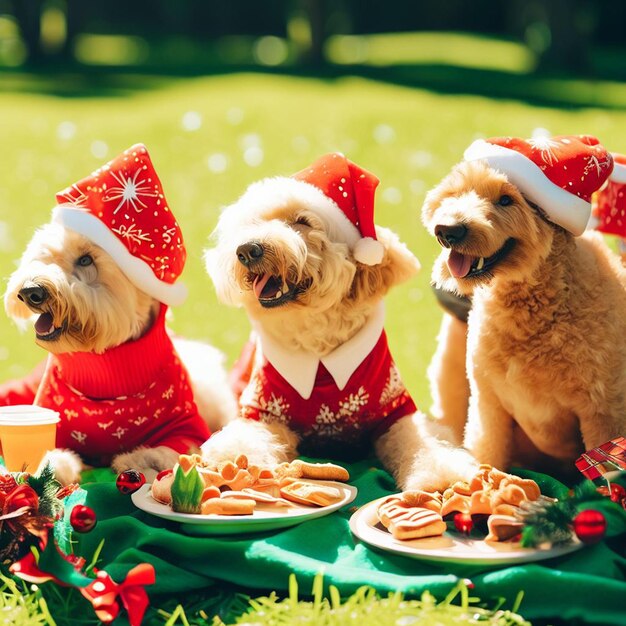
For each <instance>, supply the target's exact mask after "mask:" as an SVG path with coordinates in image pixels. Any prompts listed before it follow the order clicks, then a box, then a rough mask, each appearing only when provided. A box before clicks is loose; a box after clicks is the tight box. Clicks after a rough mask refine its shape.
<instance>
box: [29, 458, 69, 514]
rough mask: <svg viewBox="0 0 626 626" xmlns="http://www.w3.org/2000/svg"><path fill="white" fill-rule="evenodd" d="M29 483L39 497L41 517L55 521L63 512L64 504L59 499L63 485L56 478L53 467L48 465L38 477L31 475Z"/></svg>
mask: <svg viewBox="0 0 626 626" xmlns="http://www.w3.org/2000/svg"><path fill="white" fill-rule="evenodd" d="M27 482H28V484H29V485H30V486H31V487H32V488H33V489H34V490H35V492H36V493H37V495H38V496H39V515H45V516H46V517H51V518H53V519H54V518H55V517H56V516H57V514H58V513H60V512H61V511H62V510H63V503H62V502H61V500H59V499H58V498H57V492H58V491H59V489H60V488H61V483H59V481H58V480H57V479H56V478H55V475H54V468H53V467H52V465H51V464H50V463H47V464H46V466H45V467H44V468H43V469H42V470H41V472H40V473H39V475H38V476H33V475H30V476H29V477H28V479H27Z"/></svg>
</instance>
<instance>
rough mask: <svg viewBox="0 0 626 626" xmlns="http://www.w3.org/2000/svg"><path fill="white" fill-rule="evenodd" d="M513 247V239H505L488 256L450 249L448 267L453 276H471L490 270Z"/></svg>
mask: <svg viewBox="0 0 626 626" xmlns="http://www.w3.org/2000/svg"><path fill="white" fill-rule="evenodd" d="M514 247H515V239H507V240H506V242H505V244H504V245H503V246H502V247H501V248H500V249H499V250H498V251H497V252H496V253H495V254H492V255H491V256H489V257H482V256H480V257H477V256H472V255H469V254H461V253H460V252H457V251H456V250H450V256H449V257H448V269H449V270H450V273H451V274H452V276H454V277H455V278H473V277H475V276H481V275H482V274H485V273H487V272H491V271H492V270H493V268H494V267H495V266H496V265H497V264H498V263H500V261H502V260H503V259H504V258H505V257H506V256H507V255H508V254H509V252H511V250H512V249H513V248H514Z"/></svg>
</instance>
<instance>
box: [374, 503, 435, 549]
mask: <svg viewBox="0 0 626 626" xmlns="http://www.w3.org/2000/svg"><path fill="white" fill-rule="evenodd" d="M378 519H379V520H380V521H381V523H382V525H383V526H385V528H387V530H389V532H390V533H391V534H392V535H393V537H394V538H395V539H399V540H400V541H406V540H409V539H420V538H422V537H436V536H439V535H443V533H444V531H445V530H446V523H445V522H444V521H443V519H442V518H441V515H439V514H438V513H436V512H435V511H433V510H431V509H426V508H424V507H415V506H409V505H407V504H406V502H404V501H403V500H402V498H401V497H400V496H390V497H389V498H386V499H385V500H384V501H383V502H382V503H381V504H380V506H379V507H378Z"/></svg>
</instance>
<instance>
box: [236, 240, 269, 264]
mask: <svg viewBox="0 0 626 626" xmlns="http://www.w3.org/2000/svg"><path fill="white" fill-rule="evenodd" d="M262 257H263V246H262V245H261V244H260V243H257V242H256V241H249V242H248V243H242V244H241V245H240V246H239V247H238V248H237V258H238V259H239V262H240V263H241V264H242V265H245V266H246V267H248V266H249V265H252V264H253V263H256V262H257V261H260V260H261V258H262Z"/></svg>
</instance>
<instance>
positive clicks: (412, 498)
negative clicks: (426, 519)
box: [401, 489, 441, 513]
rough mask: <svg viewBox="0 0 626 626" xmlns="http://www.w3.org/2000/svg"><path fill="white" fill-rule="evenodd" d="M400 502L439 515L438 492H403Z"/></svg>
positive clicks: (439, 495)
mask: <svg viewBox="0 0 626 626" xmlns="http://www.w3.org/2000/svg"><path fill="white" fill-rule="evenodd" d="M401 499H402V502H404V503H405V504H407V505H408V506H414V507H420V508H423V509H430V510H431V511H434V512H435V513H441V494H440V493H439V492H438V491H435V492H432V493H431V492H429V491H422V490H419V489H418V490H415V491H403V492H402V494H401Z"/></svg>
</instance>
